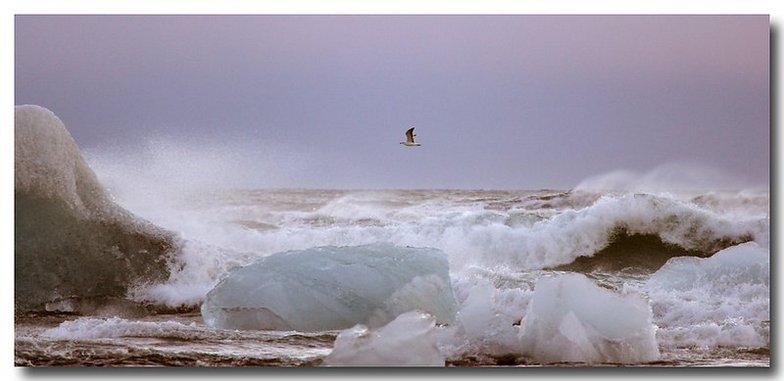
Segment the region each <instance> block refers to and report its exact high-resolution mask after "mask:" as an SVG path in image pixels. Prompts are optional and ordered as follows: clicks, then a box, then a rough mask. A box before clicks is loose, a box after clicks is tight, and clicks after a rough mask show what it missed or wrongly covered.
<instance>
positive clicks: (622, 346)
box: [519, 273, 659, 363]
mask: <svg viewBox="0 0 784 381" xmlns="http://www.w3.org/2000/svg"><path fill="white" fill-rule="evenodd" d="M519 337H520V344H521V348H522V352H523V354H525V355H526V356H529V357H531V358H533V359H535V360H538V361H546V362H585V363H644V362H650V361H655V360H657V359H658V358H659V349H658V346H657V343H656V338H655V326H654V325H653V323H652V313H651V308H650V306H649V305H648V303H647V301H646V300H644V299H643V298H641V297H640V296H638V295H634V294H627V295H622V294H617V293H614V292H612V291H609V290H606V289H603V288H601V287H599V286H597V285H596V284H594V283H593V282H592V281H591V280H589V279H588V278H587V277H585V276H584V275H582V274H577V273H568V274H562V275H559V276H554V277H546V278H542V279H540V280H539V281H537V283H536V286H535V289H534V294H533V298H532V300H531V302H530V303H529V305H528V311H527V313H526V315H525V317H524V320H523V324H522V329H521V331H520V335H519Z"/></svg>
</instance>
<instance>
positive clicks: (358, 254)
mask: <svg viewBox="0 0 784 381" xmlns="http://www.w3.org/2000/svg"><path fill="white" fill-rule="evenodd" d="M412 310H420V311H423V312H427V313H430V314H432V315H433V316H434V317H435V318H436V319H437V320H438V321H439V322H444V323H449V322H452V321H453V320H454V317H455V313H456V312H455V311H456V302H455V298H454V295H453V293H452V285H451V281H450V278H449V266H448V262H447V260H446V255H445V254H444V253H443V252H442V251H440V250H437V249H430V248H411V247H398V246H394V245H392V244H388V243H375V244H368V245H362V246H345V247H336V246H325V247H315V248H310V249H306V250H301V251H290V252H283V253H277V254H272V255H270V256H267V257H264V258H261V259H259V260H257V261H256V262H253V263H252V264H250V265H247V266H244V267H241V268H238V269H235V270H234V271H231V272H230V273H228V274H227V275H226V276H225V277H224V278H223V279H222V280H221V281H220V282H219V283H218V284H217V285H216V286H215V287H214V288H213V289H212V290H210V292H209V293H208V294H207V297H206V299H205V301H204V303H203V304H202V307H201V313H202V317H203V319H204V322H205V324H207V325H208V326H211V327H216V328H223V329H244V330H253V329H259V330H261V329H271V330H297V331H322V330H333V329H346V328H349V327H352V326H354V325H356V324H366V325H369V326H371V327H378V326H382V325H384V324H387V323H389V322H390V321H392V320H393V319H395V318H396V317H397V316H398V315H400V314H402V313H405V312H408V311H412Z"/></svg>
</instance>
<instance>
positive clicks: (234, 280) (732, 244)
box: [14, 106, 771, 367]
mask: <svg viewBox="0 0 784 381" xmlns="http://www.w3.org/2000/svg"><path fill="white" fill-rule="evenodd" d="M15 123H16V125H15V192H14V199H15V216H14V217H15V218H14V229H15V242H14V248H15V253H14V254H15V288H14V289H15V291H14V298H15V305H14V308H15V319H14V336H15V350H14V352H15V353H14V363H15V364H16V366H21V367H40V366H46V367H51V366H194V367H226V366H231V367H245V366H277V367H298V366H305V367H322V366H333V367H340V366H417V367H418V366H436V367H444V366H447V367H451V366H466V367H473V366H537V367H539V366H546V367H575V366H580V367H582V366H626V367H694V366H712V367H715V366H733V367H769V366H770V342H771V339H770V195H769V190H768V189H764V188H763V189H742V190H737V189H709V190H705V189H700V190H698V191H695V190H681V189H663V190H661V189H660V190H656V191H650V190H648V191H646V190H641V189H627V190H619V189H618V187H615V189H613V190H607V189H604V190H600V189H601V187H600V186H597V183H596V182H593V183H585V184H581V185H580V186H576V187H574V188H573V189H536V190H483V189H479V190H449V189H419V190H379V189H372V190H359V189H357V190H341V189H244V188H229V189H198V190H192V191H187V192H184V191H178V192H170V193H160V192H147V191H145V190H146V189H147V188H146V187H147V185H145V184H139V183H133V184H132V185H128V183H131V182H124V181H123V176H124V173H122V172H118V171H113V168H112V167H111V166H109V165H102V164H101V163H100V162H99V161H93V160H87V159H85V157H84V155H83V153H82V152H81V151H80V150H79V148H78V147H77V145H76V143H75V142H74V140H73V138H72V137H71V136H70V134H69V133H68V131H67V129H66V127H65V126H64V125H63V123H62V122H61V121H60V120H59V119H58V118H57V117H56V116H55V115H54V114H53V113H51V112H50V111H48V110H46V109H44V108H41V107H37V106H17V107H16V110H15ZM150 186H152V185H150ZM124 187H125V188H124Z"/></svg>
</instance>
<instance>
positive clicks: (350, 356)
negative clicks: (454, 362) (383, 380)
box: [324, 311, 445, 366]
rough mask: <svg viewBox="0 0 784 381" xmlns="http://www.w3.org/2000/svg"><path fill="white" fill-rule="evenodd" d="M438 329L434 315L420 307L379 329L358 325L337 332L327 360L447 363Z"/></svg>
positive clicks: (361, 363)
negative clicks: (422, 310) (438, 336)
mask: <svg viewBox="0 0 784 381" xmlns="http://www.w3.org/2000/svg"><path fill="white" fill-rule="evenodd" d="M435 330H436V328H435V318H433V317H432V316H431V315H429V314H427V313H423V312H421V311H409V312H406V313H404V314H401V315H400V316H398V317H397V318H395V320H393V321H391V322H390V323H389V324H387V325H385V326H383V327H380V328H377V329H369V328H368V327H366V326H364V325H361V324H360V325H356V326H354V327H352V328H349V329H346V330H343V331H341V332H340V334H338V337H337V339H335V344H334V348H333V350H332V352H331V353H330V354H329V355H328V356H327V357H326V358H325V359H324V364H325V365H328V366H444V363H445V358H444V356H443V355H442V354H441V352H439V350H438V347H437V345H436V332H435Z"/></svg>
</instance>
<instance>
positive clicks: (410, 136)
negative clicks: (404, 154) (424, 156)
mask: <svg viewBox="0 0 784 381" xmlns="http://www.w3.org/2000/svg"><path fill="white" fill-rule="evenodd" d="M414 136H416V134H415V133H414V127H411V128H409V129H408V130H406V141H404V142H400V144H402V145H404V146H407V147H419V146H421V144H419V143H417V142H415V141H414Z"/></svg>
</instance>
